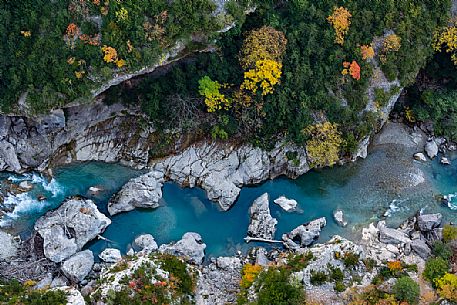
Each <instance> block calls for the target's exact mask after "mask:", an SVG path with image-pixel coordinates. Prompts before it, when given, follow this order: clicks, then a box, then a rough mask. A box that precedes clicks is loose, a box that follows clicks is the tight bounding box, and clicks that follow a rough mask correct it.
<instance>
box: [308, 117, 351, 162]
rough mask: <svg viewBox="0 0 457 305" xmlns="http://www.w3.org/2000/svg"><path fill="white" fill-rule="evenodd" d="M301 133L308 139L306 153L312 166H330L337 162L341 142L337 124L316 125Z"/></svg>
mask: <svg viewBox="0 0 457 305" xmlns="http://www.w3.org/2000/svg"><path fill="white" fill-rule="evenodd" d="M303 133H304V134H305V135H306V136H308V137H309V140H308V141H307V142H306V151H307V153H308V157H309V159H311V165H312V166H326V165H328V166H331V165H333V164H335V163H336V161H338V159H339V152H340V147H341V144H342V143H343V140H342V138H341V133H340V132H339V131H338V125H337V124H334V123H330V122H325V123H318V124H315V125H311V126H308V127H307V128H305V129H304V130H303Z"/></svg>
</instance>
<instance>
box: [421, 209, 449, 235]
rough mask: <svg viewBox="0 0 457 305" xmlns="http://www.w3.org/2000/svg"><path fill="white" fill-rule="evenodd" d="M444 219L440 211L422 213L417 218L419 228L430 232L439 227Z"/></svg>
mask: <svg viewBox="0 0 457 305" xmlns="http://www.w3.org/2000/svg"><path fill="white" fill-rule="evenodd" d="M442 220H443V215H441V214H440V213H436V214H422V215H419V217H418V218H417V224H418V226H419V230H421V231H422V232H428V231H432V230H433V229H435V228H438V227H439V226H440V225H441V222H442Z"/></svg>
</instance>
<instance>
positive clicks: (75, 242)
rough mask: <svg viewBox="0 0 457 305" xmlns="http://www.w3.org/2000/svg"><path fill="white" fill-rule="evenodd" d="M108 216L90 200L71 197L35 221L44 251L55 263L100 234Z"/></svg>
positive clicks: (106, 224) (107, 220)
mask: <svg viewBox="0 0 457 305" xmlns="http://www.w3.org/2000/svg"><path fill="white" fill-rule="evenodd" d="M110 224H111V220H110V219H109V218H108V217H106V216H105V215H103V214H102V213H100V212H99V211H98V209H97V206H96V205H95V203H94V202H93V201H92V200H89V199H84V198H77V197H72V198H69V199H67V200H65V201H64V202H63V203H62V205H61V206H60V207H59V208H57V209H56V210H53V211H50V212H48V213H46V214H45V215H44V216H42V217H41V218H39V219H38V220H37V222H36V223H35V231H36V232H37V233H38V234H39V235H40V236H41V237H42V238H43V249H44V255H45V256H46V257H47V258H49V259H50V260H52V261H53V262H56V263H59V262H61V261H63V260H65V259H66V258H68V257H70V256H72V255H73V254H75V253H76V252H77V251H79V250H81V249H82V248H83V247H84V245H85V244H86V243H87V242H89V241H90V240H92V239H94V238H95V237H97V236H98V235H99V234H101V233H102V232H103V231H104V230H105V229H106V227H108V225H110Z"/></svg>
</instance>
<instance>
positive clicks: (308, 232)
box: [282, 217, 327, 249]
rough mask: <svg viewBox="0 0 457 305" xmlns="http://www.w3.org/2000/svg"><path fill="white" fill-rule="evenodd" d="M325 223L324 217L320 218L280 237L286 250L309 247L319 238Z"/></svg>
mask: <svg viewBox="0 0 457 305" xmlns="http://www.w3.org/2000/svg"><path fill="white" fill-rule="evenodd" d="M326 224H327V221H326V219H325V217H321V218H318V219H315V220H313V221H310V222H308V223H306V224H303V225H300V226H298V227H296V228H295V229H293V230H292V231H291V232H290V233H288V234H283V235H282V240H283V241H284V245H285V246H286V247H287V248H292V249H294V248H298V247H303V246H309V245H311V244H312V243H313V242H314V241H315V240H316V239H317V238H319V236H320V233H321V230H322V228H323V227H325V225H326Z"/></svg>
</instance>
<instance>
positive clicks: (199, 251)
mask: <svg viewBox="0 0 457 305" xmlns="http://www.w3.org/2000/svg"><path fill="white" fill-rule="evenodd" d="M205 248H206V244H204V243H203V240H202V237H201V236H200V234H198V233H194V232H187V233H185V234H184V235H183V236H182V239H181V240H180V241H177V242H176V243H170V244H165V245H161V246H160V247H159V252H161V253H168V254H172V255H176V256H182V257H184V258H185V259H186V260H187V261H188V262H190V263H194V264H201V263H203V260H204V258H205Z"/></svg>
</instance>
